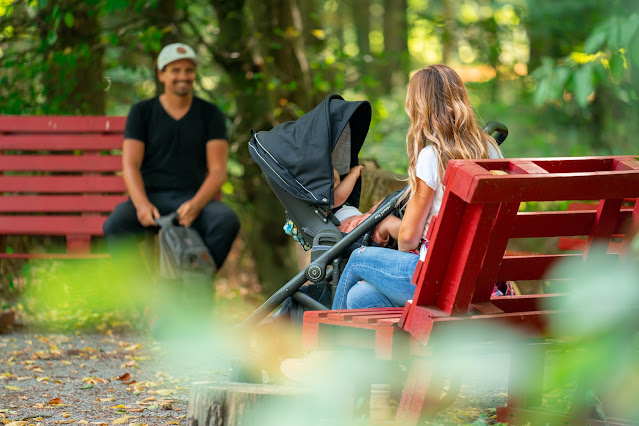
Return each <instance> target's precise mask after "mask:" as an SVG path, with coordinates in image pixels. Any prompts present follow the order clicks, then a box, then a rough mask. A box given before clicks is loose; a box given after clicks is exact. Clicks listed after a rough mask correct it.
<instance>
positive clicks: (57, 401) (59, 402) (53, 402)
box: [47, 398, 64, 405]
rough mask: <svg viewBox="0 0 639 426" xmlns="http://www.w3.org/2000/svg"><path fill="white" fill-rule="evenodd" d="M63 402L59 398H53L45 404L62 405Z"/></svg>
mask: <svg viewBox="0 0 639 426" xmlns="http://www.w3.org/2000/svg"><path fill="white" fill-rule="evenodd" d="M63 404H64V403H63V402H62V400H61V399H60V398H53V399H52V400H50V401H49V402H47V405H63Z"/></svg>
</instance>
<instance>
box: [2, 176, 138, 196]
mask: <svg viewBox="0 0 639 426" xmlns="http://www.w3.org/2000/svg"><path fill="white" fill-rule="evenodd" d="M0 191H2V192H15V193H23V194H24V193H47V194H65V193H66V194H70V193H88V192H91V193H101V194H102V193H124V192H125V191H126V186H125V185H124V180H123V179H122V177H121V176H0Z"/></svg>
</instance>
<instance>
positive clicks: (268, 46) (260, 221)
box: [0, 0, 639, 303]
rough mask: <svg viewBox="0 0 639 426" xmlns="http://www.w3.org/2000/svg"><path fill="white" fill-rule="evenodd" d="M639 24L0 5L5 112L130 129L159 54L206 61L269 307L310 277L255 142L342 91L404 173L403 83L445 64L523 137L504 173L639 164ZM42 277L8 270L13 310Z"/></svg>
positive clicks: (626, 12) (241, 5)
mask: <svg viewBox="0 0 639 426" xmlns="http://www.w3.org/2000/svg"><path fill="white" fill-rule="evenodd" d="M638 12H639V1H637V0H611V1H600V0H341V1H336V0H267V1H265V0H189V1H186V0H59V1H54V0H0V114H23V115H24V114H65V115H66V114H68V115H80V114H108V115H126V114H127V113H128V110H129V108H130V106H131V105H132V104H133V103H135V102H137V101H140V100H142V99H145V98H148V97H152V96H155V95H157V94H159V93H160V91H161V87H160V86H159V84H158V82H157V79H156V73H155V66H154V61H155V58H156V57H157V54H158V52H159V50H160V49H161V47H162V46H163V45H165V44H167V43H171V42H177V41H180V42H185V43H187V44H190V45H191V46H193V47H194V48H195V49H196V51H197V52H198V54H199V55H200V57H201V59H202V64H201V65H200V66H199V67H198V70H197V72H198V76H197V82H196V94H197V95H198V96H200V97H202V98H204V99H207V100H210V101H212V102H214V103H216V104H217V105H218V106H219V107H220V108H221V109H222V111H223V112H224V113H225V115H226V117H227V119H228V127H229V140H230V147H231V149H230V164H229V181H228V182H227V183H226V184H225V186H224V188H223V191H224V200H225V201H226V202H228V203H229V204H230V205H232V206H233V208H234V209H235V210H236V211H237V212H238V213H239V214H240V216H241V218H242V225H243V228H242V231H241V238H240V240H241V241H242V244H241V247H240V248H239V249H238V250H239V255H237V256H236V259H235V260H234V262H235V263H234V264H233V265H234V267H240V268H244V269H245V270H249V271H250V274H249V275H250V279H248V280H246V281H247V282H250V283H249V286H248V288H245V289H244V290H243V292H244V293H243V294H246V293H247V292H248V293H250V294H252V295H254V296H255V299H256V300H260V299H262V300H263V298H264V296H268V295H270V294H272V293H273V292H274V290H275V289H277V288H279V287H280V286H281V285H282V284H284V283H285V282H286V281H287V280H288V279H289V278H290V277H292V276H293V275H294V273H295V272H296V271H297V264H296V262H295V256H292V252H293V250H295V248H294V244H295V243H294V241H293V240H292V239H291V238H290V237H288V236H287V235H285V234H284V233H283V232H282V224H283V219H284V210H283V207H282V206H281V205H280V203H279V202H278V201H277V199H276V198H275V196H274V195H273V194H272V192H271V191H270V189H269V188H268V185H267V184H266V182H265V181H264V179H263V178H262V177H261V171H260V170H259V168H258V167H257V166H256V165H255V163H254V162H253V161H252V159H251V158H250V156H249V154H248V145H247V142H248V140H249V130H250V129H255V130H266V129H269V128H272V127H273V126H275V125H277V124H278V123H281V122H284V121H288V120H292V119H296V118H297V117H299V116H300V115H302V114H303V113H305V112H307V111H309V110H310V109H312V108H313V107H314V106H315V105H317V104H318V103H319V102H320V101H321V100H322V99H323V98H324V97H325V96H326V95H327V94H329V93H339V94H341V95H342V96H343V97H344V98H345V99H347V100H362V99H366V100H368V101H370V102H371V104H372V106H373V121H372V124H371V128H370V131H369V135H368V137H367V140H366V143H365V144H364V147H363V149H362V153H361V155H360V158H370V159H374V160H376V161H377V163H378V164H379V165H380V166H381V167H382V168H383V169H385V170H387V171H390V172H393V173H397V174H405V171H406V166H407V159H406V155H405V135H406V131H407V129H408V119H407V117H406V114H405V113H404V110H403V105H404V100H405V88H406V83H407V81H408V78H409V76H410V72H411V70H415V69H419V68H421V67H424V66H426V65H429V64H433V63H445V64H447V65H449V66H451V67H453V68H454V69H455V70H457V71H458V72H459V74H460V75H461V76H462V78H463V79H464V81H465V82H466V83H467V87H468V88H469V90H470V93H471V98H472V102H473V106H474V107H475V108H476V110H477V111H478V114H479V116H480V118H481V119H482V120H484V121H489V120H496V121H500V122H503V123H506V124H507V126H508V127H509V129H510V136H509V138H508V141H507V142H506V143H505V144H504V146H503V151H504V153H505V156H506V157H545V156H577V155H608V154H636V153H637V147H638V146H639V144H637V142H636V135H637V134H638V133H639V120H637V119H636V117H637V116H638V114H639V97H638V93H637V89H638V88H639V85H638V83H639V72H638V70H639V13H638ZM51 243H53V244H55V241H54V240H53V241H52V240H48V241H47V244H51ZM12 244H13V245H18V244H42V241H34V240H33V239H23V240H18V239H13V240H10V241H9V243H8V247H9V248H10V247H11V245H12ZM28 268H29V267H28V266H26V265H22V264H20V265H15V264H8V263H5V264H3V265H2V271H0V273H1V274H0V297H1V298H2V300H3V303H8V302H7V301H8V300H10V299H11V295H12V294H15V293H16V292H17V291H18V290H17V288H18V287H19V285H18V284H19V283H20V282H23V281H20V280H24V276H28V275H29V274H30V272H29V270H28ZM31 275H33V274H32V273H31ZM238 291H239V290H238Z"/></svg>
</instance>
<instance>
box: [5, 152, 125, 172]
mask: <svg viewBox="0 0 639 426" xmlns="http://www.w3.org/2000/svg"><path fill="white" fill-rule="evenodd" d="M121 169H122V159H121V158H120V157H119V156H111V155H109V156H102V155H0V170H4V171H21V172H25V171H28V172H31V171H35V170H37V171H46V172H84V171H86V172H116V171H120V170H121Z"/></svg>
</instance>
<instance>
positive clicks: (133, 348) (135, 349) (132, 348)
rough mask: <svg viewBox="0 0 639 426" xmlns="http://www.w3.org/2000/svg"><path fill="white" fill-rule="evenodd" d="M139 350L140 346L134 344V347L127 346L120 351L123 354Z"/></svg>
mask: <svg viewBox="0 0 639 426" xmlns="http://www.w3.org/2000/svg"><path fill="white" fill-rule="evenodd" d="M141 348H142V345H141V344H139V343H136V344H135V345H131V346H128V347H126V348H124V349H122V350H123V351H125V352H131V351H137V350H138V349H141Z"/></svg>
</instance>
